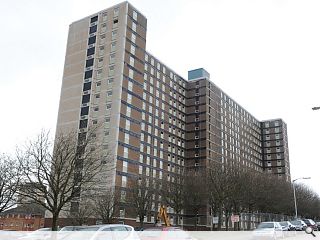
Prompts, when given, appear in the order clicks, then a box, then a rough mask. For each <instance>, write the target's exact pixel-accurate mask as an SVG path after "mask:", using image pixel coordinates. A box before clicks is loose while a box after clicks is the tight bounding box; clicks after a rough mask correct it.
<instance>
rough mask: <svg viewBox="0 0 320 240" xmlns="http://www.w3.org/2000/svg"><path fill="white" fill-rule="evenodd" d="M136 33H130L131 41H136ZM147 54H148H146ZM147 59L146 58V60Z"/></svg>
mask: <svg viewBox="0 0 320 240" xmlns="http://www.w3.org/2000/svg"><path fill="white" fill-rule="evenodd" d="M136 38H137V37H136V35H135V34H134V33H132V34H131V42H133V43H136ZM146 56H148V55H146ZM147 61H148V60H147Z"/></svg>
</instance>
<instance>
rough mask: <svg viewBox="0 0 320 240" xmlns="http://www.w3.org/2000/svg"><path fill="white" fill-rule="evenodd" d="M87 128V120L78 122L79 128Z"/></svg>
mask: <svg viewBox="0 0 320 240" xmlns="http://www.w3.org/2000/svg"><path fill="white" fill-rule="evenodd" d="M87 126H88V119H85V120H80V124H79V128H86V127H87Z"/></svg>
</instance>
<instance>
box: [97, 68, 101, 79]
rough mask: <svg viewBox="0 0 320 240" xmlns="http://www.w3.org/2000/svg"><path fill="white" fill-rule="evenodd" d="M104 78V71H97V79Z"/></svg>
mask: <svg viewBox="0 0 320 240" xmlns="http://www.w3.org/2000/svg"><path fill="white" fill-rule="evenodd" d="M101 77H102V69H99V70H98V71H97V79H100V78H101Z"/></svg>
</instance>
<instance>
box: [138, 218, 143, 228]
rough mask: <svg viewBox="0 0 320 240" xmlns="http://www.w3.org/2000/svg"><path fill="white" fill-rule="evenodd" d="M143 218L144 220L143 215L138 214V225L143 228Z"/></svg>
mask: <svg viewBox="0 0 320 240" xmlns="http://www.w3.org/2000/svg"><path fill="white" fill-rule="evenodd" d="M143 220H144V216H142V217H141V216H139V221H140V227H141V228H143Z"/></svg>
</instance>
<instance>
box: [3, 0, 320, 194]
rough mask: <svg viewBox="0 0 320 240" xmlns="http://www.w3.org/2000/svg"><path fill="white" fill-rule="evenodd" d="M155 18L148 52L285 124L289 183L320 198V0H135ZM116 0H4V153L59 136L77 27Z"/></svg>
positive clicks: (260, 115) (150, 23)
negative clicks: (198, 71) (44, 135)
mask: <svg viewBox="0 0 320 240" xmlns="http://www.w3.org/2000/svg"><path fill="white" fill-rule="evenodd" d="M130 2H131V3H132V4H133V5H134V6H135V7H136V8H137V9H139V10H140V11H141V12H142V13H143V14H144V15H145V16H146V17H147V18H148V30H147V50H148V51H149V52H150V53H152V54H153V55H155V56H156V57H157V58H159V59H160V60H161V61H162V62H163V63H165V64H166V65H168V66H169V67H170V68H172V69H173V70H175V71H176V72H177V73H179V74H180V75H181V76H183V77H185V78H186V77H187V71H188V70H190V69H194V68H199V67H203V68H205V69H206V70H207V71H208V72H209V73H210V74H211V80H212V81H213V82H214V83H215V84H216V85H218V86H219V87H220V88H222V89H223V90H224V91H225V92H226V93H227V94H228V95H229V96H231V97H232V98H233V99H234V100H235V101H236V102H238V103H239V104H240V105H241V106H243V107H244V108H245V109H247V110H248V111H249V112H250V113H251V114H252V115H253V116H255V117H256V118H257V119H259V120H266V119H273V118H282V119H283V120H284V121H285V122H286V123H287V124H288V138H289V153H290V162H291V174H292V178H293V179H294V178H297V177H311V178H312V179H311V180H304V182H305V183H307V184H308V185H310V186H312V187H313V188H314V189H315V190H316V191H317V192H318V193H320V184H319V183H320V174H319V168H320V164H319V162H320V161H319V160H320V156H319V155H320V154H319V150H320V140H319V137H318V136H319V135H320V124H319V123H320V111H312V110H311V107H313V106H320V97H319V91H320V88H319V87H320V81H319V79H320V71H319V70H320V68H319V66H320V14H319V12H320V1H318V0H314V1H308V0H296V1H295V0H287V1H286V0H273V1H272V0H265V1H264V0H259V1H254V0H246V1H241V0H234V1H232V0H210V1H209V0H208V1H204V0H193V1H191V0H189V1H188V0H178V1H177V0H161V1H155V0H132V1H130ZM117 3H119V1H115V0H109V1H106V0H105V1H102V0H55V1H43V0H42V1H41V0H28V1H25V0H15V1H3V2H2V3H1V8H0V9H1V10H0V11H1V14H0V29H1V32H2V34H1V38H0V46H1V53H2V57H1V60H0V61H1V64H0V66H1V68H0V74H1V81H0V89H1V94H0V100H1V102H2V111H1V112H2V114H1V118H0V123H1V127H2V131H1V135H0V146H1V147H0V152H13V151H14V149H15V146H16V145H18V144H21V143H23V142H25V140H26V139H27V138H32V137H34V136H35V135H36V134H37V133H39V131H40V130H41V129H42V128H45V129H51V131H52V133H54V131H55V125H56V120H57V112H58V103H59V96H60V87H61V80H62V72H63V65H64V55H65V50H66V42H67V34H68V26H69V24H70V23H71V22H73V21H76V20H78V19H80V18H83V17H85V16H87V15H90V14H93V13H95V12H98V11H100V10H102V9H105V8H108V7H111V6H112V5H114V4H117Z"/></svg>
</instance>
